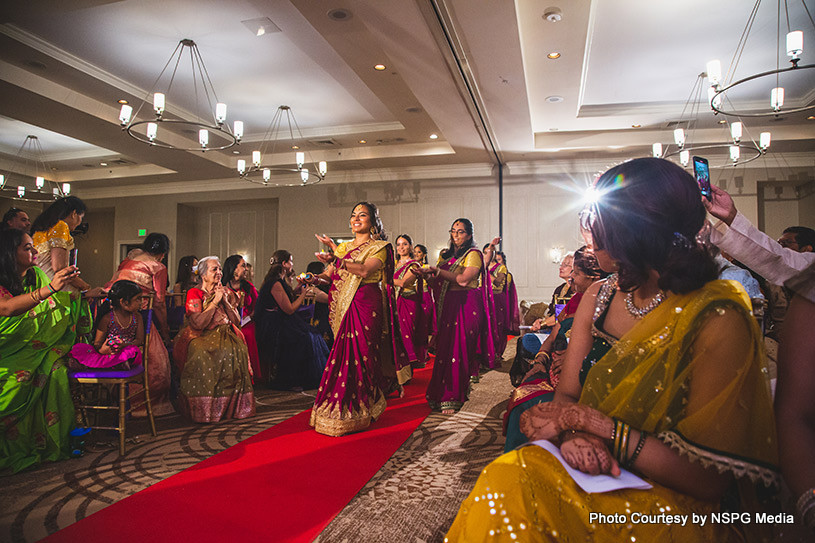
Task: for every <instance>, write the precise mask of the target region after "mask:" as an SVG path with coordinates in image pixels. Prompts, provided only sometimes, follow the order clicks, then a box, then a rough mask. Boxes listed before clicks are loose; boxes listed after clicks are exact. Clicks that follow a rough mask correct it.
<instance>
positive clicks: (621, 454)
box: [611, 418, 648, 468]
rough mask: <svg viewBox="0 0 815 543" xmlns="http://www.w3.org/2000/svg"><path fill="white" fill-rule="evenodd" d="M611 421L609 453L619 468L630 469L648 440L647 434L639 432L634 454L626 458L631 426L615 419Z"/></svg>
mask: <svg viewBox="0 0 815 543" xmlns="http://www.w3.org/2000/svg"><path fill="white" fill-rule="evenodd" d="M611 420H612V421H614V428H613V429H612V430H611V443H612V448H611V452H612V453H613V454H614V458H616V459H617V461H618V462H619V463H620V465H621V466H623V467H626V468H630V467H631V466H633V465H634V461H635V460H636V459H637V457H638V456H639V455H640V453H641V452H642V448H643V447H644V446H645V440H646V439H647V438H648V432H643V431H642V430H640V438H639V439H638V440H637V446H636V447H634V452H633V453H632V454H631V456H628V438H629V437H630V436H631V426H629V425H628V424H626V423H624V422H623V421H621V420H618V419H616V418H612V419H611Z"/></svg>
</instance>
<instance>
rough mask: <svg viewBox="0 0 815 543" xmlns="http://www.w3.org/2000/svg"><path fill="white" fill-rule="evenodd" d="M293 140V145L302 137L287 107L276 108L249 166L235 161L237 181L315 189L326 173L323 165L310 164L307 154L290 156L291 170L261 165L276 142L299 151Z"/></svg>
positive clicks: (325, 165) (314, 162)
mask: <svg viewBox="0 0 815 543" xmlns="http://www.w3.org/2000/svg"><path fill="white" fill-rule="evenodd" d="M295 139H296V140H297V141H299V140H302V139H303V133H302V132H301V131H300V126H299V125H298V124H297V120H296V119H295V117H294V113H293V112H292V110H291V108H290V107H289V106H279V107H278V108H277V111H275V114H274V116H273V117H272V121H271V122H270V123H269V128H268V129H267V130H266V134H265V135H264V136H263V143H261V145H260V149H259V150H256V151H252V161H251V163H249V164H247V163H246V160H244V159H239V160H238V164H237V168H238V175H239V176H240V178H241V179H245V180H247V181H249V182H251V183H256V184H259V185H263V186H268V185H272V186H275V187H296V186H303V185H316V184H317V183H319V182H320V181H322V180H324V179H325V174H326V172H327V171H328V164H327V163H326V162H325V161H320V162H316V161H314V160H312V158H311V153H306V152H304V151H296V152H295V153H294V157H293V158H294V166H285V165H277V164H269V165H264V164H263V157H264V156H265V157H268V156H269V155H274V152H275V147H276V146H277V142H278V141H281V140H282V141H286V140H288V141H289V142H291V143H289V144H288V145H287V147H290V148H291V149H294V150H297V149H300V146H299V145H296V144H295V143H293V142H292V140H295ZM270 146H271V148H270ZM307 154H308V157H307V156H306V155H307ZM306 158H308V161H306ZM309 165H310V167H309ZM273 178H274V179H273Z"/></svg>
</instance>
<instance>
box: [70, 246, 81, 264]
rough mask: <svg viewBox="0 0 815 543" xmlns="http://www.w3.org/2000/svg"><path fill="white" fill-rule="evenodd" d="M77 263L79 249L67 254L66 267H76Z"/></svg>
mask: <svg viewBox="0 0 815 543" xmlns="http://www.w3.org/2000/svg"><path fill="white" fill-rule="evenodd" d="M78 262H79V249H71V251H70V252H69V253H68V265H69V266H78Z"/></svg>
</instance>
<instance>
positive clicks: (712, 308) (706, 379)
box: [447, 159, 777, 542]
mask: <svg viewBox="0 0 815 543" xmlns="http://www.w3.org/2000/svg"><path fill="white" fill-rule="evenodd" d="M596 189H597V190H598V191H599V193H600V194H602V197H601V200H600V202H599V203H598V204H596V205H595V206H594V207H593V208H592V209H591V217H593V219H594V220H593V222H592V224H591V225H590V228H591V233H592V239H593V242H594V249H595V253H596V256H597V259H598V261H599V262H600V265H601V267H603V268H604V269H606V270H609V269H612V268H616V269H617V270H618V273H617V274H616V275H615V276H613V277H612V278H610V279H609V280H607V281H609V282H612V283H613V281H615V280H616V281H617V284H618V288H616V289H601V284H600V283H598V284H595V285H593V286H592V287H591V288H590V289H589V290H588V291H587V292H586V294H585V296H584V298H583V300H582V301H581V304H580V306H579V308H578V311H577V314H576V316H575V321H574V325H573V328H572V338H571V341H570V344H569V348H568V350H567V354H566V361H565V363H564V369H563V374H562V376H561V383H560V386H559V388H558V391H557V394H556V397H555V400H554V401H553V402H551V403H546V404H539V405H537V406H535V407H533V408H532V409H530V410H528V411H527V412H525V413H524V414H523V416H522V417H521V429H522V431H523V432H524V434H526V435H527V437H529V438H530V439H532V440H544V439H545V440H550V441H552V442H554V443H555V445H557V446H559V448H560V453H561V455H562V456H563V458H564V461H565V462H566V463H567V464H568V465H569V466H570V467H571V468H574V469H577V470H579V471H582V472H585V473H589V474H592V475H596V474H610V475H612V476H618V475H619V474H620V467H621V466H622V467H625V468H627V469H629V470H631V471H632V472H634V473H635V474H637V475H639V476H640V477H642V478H643V479H645V480H646V481H647V482H648V483H650V484H651V485H653V488H650V489H647V490H641V489H633V488H623V489H616V490H612V491H607V492H592V493H589V492H586V491H585V490H583V489H582V488H581V487H580V486H578V485H577V484H576V483H575V481H574V480H573V479H572V477H571V476H570V475H569V474H568V473H567V471H566V468H565V467H564V465H563V464H561V462H560V461H559V460H558V459H556V458H555V456H554V455H553V454H552V453H550V452H548V451H547V450H545V449H544V448H543V447H541V446H537V445H531V446H526V447H522V448H519V449H517V450H515V451H512V452H510V453H507V454H505V455H503V456H501V457H500V458H498V459H497V460H496V461H494V462H493V463H492V464H490V465H489V466H488V467H487V468H485V470H484V471H483V472H482V474H481V476H480V478H479V480H478V482H477V483H476V486H475V488H474V490H473V492H472V493H471V495H470V496H469V497H468V498H467V500H466V501H465V502H464V503H463V504H462V506H461V509H460V510H459V513H458V516H457V517H456V520H455V522H454V523H453V525H452V527H451V529H450V532H449V533H448V538H447V539H448V540H449V541H468V542H470V541H484V540H493V539H501V540H517V541H609V542H611V541H615V542H616V541H660V540H665V541H679V540H681V541H690V542H696V541H698V542H708V541H717V542H719V541H738V540H743V537H744V536H752V535H755V534H756V533H757V532H759V531H760V530H761V527H759V526H757V525H756V524H754V522H755V517H753V516H751V517H750V520H751V521H753V524H747V523H745V524H742V523H740V522H736V523H733V524H730V523H723V522H714V518H713V517H712V516H711V515H712V514H713V513H722V512H739V513H741V512H746V513H752V512H753V511H755V509H756V507H757V506H758V502H757V498H756V496H757V490H758V489H759V488H761V487H764V486H769V485H772V484H774V483H775V482H776V481H777V469H776V465H777V451H776V436H775V426H774V424H773V411H772V402H771V398H770V390H769V383H768V379H767V373H766V367H765V365H764V360H763V354H762V350H761V335H760V332H759V330H758V326H757V324H756V322H755V320H754V319H753V318H752V316H751V312H750V301H749V299H748V298H747V295H746V293H744V291H743V290H742V289H741V287H740V286H738V285H737V284H735V283H734V282H731V281H716V280H714V279H715V277H716V272H715V266H713V265H712V264H711V262H712V259H711V258H710V256H709V254H708V252H707V251H706V250H705V248H704V247H702V246H700V245H699V244H698V243H697V242H696V241H695V234H696V232H698V230H699V229H700V228H701V226H702V224H703V221H704V208H703V207H702V204H701V201H700V193H699V190H698V188H697V187H696V183H695V181H694V180H693V178H692V177H691V176H690V175H688V174H687V173H685V172H684V170H682V169H681V168H679V167H678V166H676V165H674V164H672V163H670V162H667V161H664V160H661V159H639V160H634V161H630V162H627V163H625V164H622V165H620V166H617V167H615V168H613V169H611V170H609V171H608V172H606V173H605V174H604V175H603V176H601V177H600V179H598V181H597V184H596ZM596 338H606V339H610V340H611V341H610V342H611V343H613V347H612V348H611V350H610V351H609V352H608V353H607V354H605V355H604V356H602V357H601V358H599V360H597V361H595V364H594V365H593V367H592V368H591V369H590V370H589V371H588V374H587V375H586V377H585V383H584V385H583V387H582V390H581V386H580V380H579V372H580V368H581V365H582V363H583V359H584V358H586V357H587V356H589V355H590V352H591V348H592V343H593V340H594V339H596ZM578 398H579V402H578V403H574V402H575V401H576V400H577V399H578ZM694 514H695V515H696V516H694ZM600 515H605V516H600ZM728 518H729V517H728ZM700 519H704V520H705V523H704V524H703V523H702V522H701V520H700Z"/></svg>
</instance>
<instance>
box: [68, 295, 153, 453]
mask: <svg viewBox="0 0 815 543" xmlns="http://www.w3.org/2000/svg"><path fill="white" fill-rule="evenodd" d="M152 318H153V297H152V296H150V297H149V299H148V303H147V321H146V323H145V330H144V345H142V346H141V347H140V349H141V351H142V363H141V365H139V366H136V367H135V368H133V369H130V370H125V371H110V370H93V369H90V368H88V369H83V370H78V371H70V372H68V377H69V378H70V379H72V380H73V381H75V382H76V383H78V384H79V386H80V389H81V390H83V391H84V387H85V386H86V385H94V386H96V387H97V388H98V389H99V390H101V389H103V388H105V387H106V386H112V385H116V387H117V390H118V405H115V406H114V405H99V404H98V403H94V404H88V403H87V402H86V401H85V394H84V393H81V394H80V401H81V404H82V405H80V406H79V408H80V411H81V413H82V420H83V421H84V424H85V426H89V424H88V413H87V411H88V410H94V411H118V415H119V424H118V426H90V428H93V429H95V430H116V431H117V432H118V433H119V455H121V456H124V454H125V423H126V420H127V415H128V414H130V413H131V412H133V411H134V410H135V409H138V408H139V407H141V406H142V405H146V406H147V417H148V418H149V419H150V430H151V431H152V433H153V436H156V435H158V434H157V433H156V423H155V420H154V419H153V406H152V404H151V403H150V386H149V382H148V377H147V364H148V352H149V347H148V346H149V345H150V334H151V333H152V329H153V325H152V324H153V323H152ZM130 383H139V384H140V385H142V387H144V388H143V391H144V400H143V401H140V402H135V403H133V402H132V400H133V399H134V398H135V397H136V396H137V395H138V394H139V393H138V392H135V393H133V394H128V385H129V384H130ZM97 392H98V391H97ZM96 396H97V399H99V398H101V396H102V394H98V393H97V395H96ZM128 403H130V406H129V407H128ZM94 422H96V416H94Z"/></svg>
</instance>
